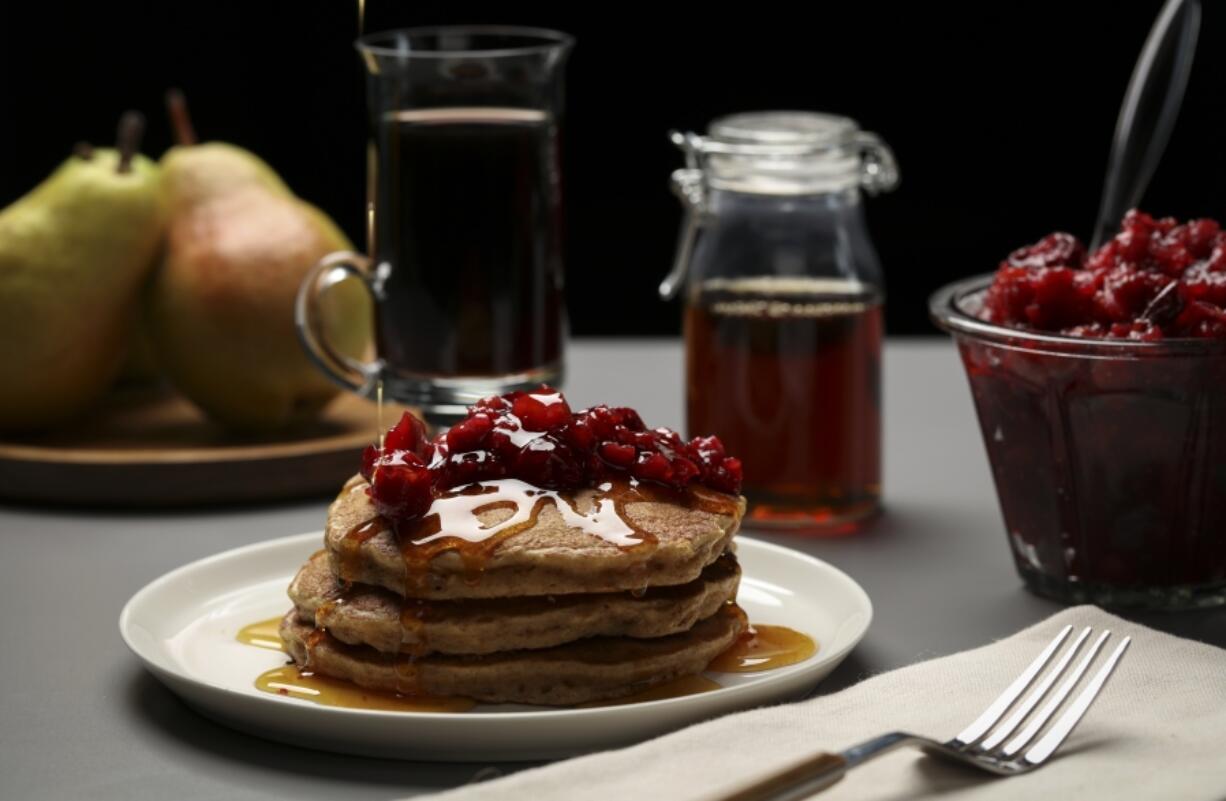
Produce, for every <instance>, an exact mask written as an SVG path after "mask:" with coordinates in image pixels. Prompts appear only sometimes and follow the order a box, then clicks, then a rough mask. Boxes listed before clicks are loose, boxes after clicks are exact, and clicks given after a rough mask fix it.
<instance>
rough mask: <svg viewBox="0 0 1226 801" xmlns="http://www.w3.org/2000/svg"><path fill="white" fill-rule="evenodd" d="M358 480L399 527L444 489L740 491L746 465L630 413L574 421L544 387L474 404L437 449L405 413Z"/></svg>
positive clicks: (365, 459) (710, 443)
mask: <svg viewBox="0 0 1226 801" xmlns="http://www.w3.org/2000/svg"><path fill="white" fill-rule="evenodd" d="M361 472H362V476H363V477H364V478H366V480H367V481H369V482H370V485H371V486H370V488H369V489H368V490H367V491H368V492H369V493H370V497H371V499H372V500H373V501H374V504H375V508H376V509H378V510H379V513H380V514H382V515H383V516H384V517H387V518H390V519H392V520H394V521H407V520H413V519H417V518H420V517H423V516H424V515H425V514H426V513H427V512H428V511H429V509H430V505H431V503H433V501H434V499H435V498H436V497H438V496H439V495H440V494H441V493H442V492H444V491H446V490H449V489H452V488H455V487H460V486H465V485H468V484H473V483H475V482H479V481H490V480H494V479H501V478H517V479H520V480H521V481H525V482H527V483H529V484H533V485H535V486H538V487H541V488H544V489H551V490H575V489H580V488H583V487H595V486H597V485H599V484H601V483H603V482H605V481H608V480H610V479H614V478H626V479H631V478H632V479H636V480H638V481H646V482H652V483H655V484H660V485H663V486H665V487H670V488H672V489H676V490H683V489H685V488H686V487H688V486H689V485H691V484H702V485H703V486H706V487H709V488H710V489H713V490H717V491H719V492H725V493H728V494H731V495H736V494H737V493H739V492H740V491H741V462H740V460H739V459H736V458H735V457H731V456H728V455H727V454H725V453H724V446H723V443H721V442H720V441H719V438H718V437H695V438H694V439H692V440H690V441H689V442H686V441H685V440H683V439H682V438H681V436H680V435H678V434H677V432H675V431H671V430H669V429H667V428H654V429H649V428H647V426H645V425H644V424H643V421H642V419H641V418H640V417H639V415H638V412H636V411H634V410H633V409H627V408H624V407H609V406H593V407H592V408H590V409H583V410H582V411H578V412H572V411H571V409H570V406H568V405H567V403H566V398H564V397H563V396H562V393H561V392H558V391H557V390H556V389H553V388H552V387H548V386H544V385H542V386H541V387H540V388H539V389H537V390H535V391H533V392H512V393H510V394H508V395H502V396H495V397H490V398H486V399H484V400H482V401H478V402H477V403H476V404H475V405H474V406H472V407H470V408H469V410H468V416H467V417H465V418H464V419H463V420H461V421H459V422H458V423H456V424H455V425H454V426H452V427H451V428H450V429H449V430H447V431H445V432H443V433H441V434H439V435H438V436H436V437H435V438H434V439H432V440H431V439H429V438H428V437H427V436H426V429H425V426H424V425H423V424H422V422H421V421H420V420H418V419H417V418H416V417H414V416H413V415H411V414H408V413H405V415H404V416H403V417H402V418H401V419H400V422H399V423H397V424H396V425H395V426H394V427H393V428H392V429H391V430H389V431H388V432H387V436H386V437H384V441H383V447H382V449H380V448H378V447H377V446H375V445H371V446H370V447H368V448H367V449H366V450H365V451H364V452H363V454H362V471H361Z"/></svg>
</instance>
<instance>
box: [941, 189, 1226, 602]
mask: <svg viewBox="0 0 1226 801" xmlns="http://www.w3.org/2000/svg"><path fill="white" fill-rule="evenodd" d="M1224 307H1226V235H1224V234H1223V233H1222V232H1221V231H1220V229H1219V227H1218V224H1217V223H1215V222H1213V221H1212V220H1196V221H1192V222H1189V223H1185V224H1182V225H1180V224H1177V223H1176V222H1175V221H1174V220H1169V219H1166V220H1154V219H1153V218H1151V217H1149V216H1148V215H1145V214H1141V213H1139V212H1132V213H1130V214H1129V215H1128V217H1127V218H1126V220H1125V222H1124V227H1123V230H1122V231H1121V232H1120V234H1119V235H1118V236H1117V237H1115V239H1113V240H1112V241H1110V242H1108V243H1106V244H1105V245H1103V247H1101V248H1100V249H1098V250H1097V251H1096V252H1094V253H1091V254H1086V253H1085V250H1084V249H1083V248H1082V246H1081V245H1080V243H1078V242H1077V240H1075V239H1074V238H1073V237H1071V236H1069V235H1067V234H1053V235H1051V236H1049V237H1047V238H1045V239H1043V240H1042V241H1040V242H1039V243H1037V244H1036V245H1033V246H1031V247H1028V248H1023V249H1021V250H1018V251H1015V252H1014V253H1013V254H1012V255H1010V256H1009V257H1008V259H1006V260H1005V262H1004V263H1002V264H1001V266H1000V269H999V270H998V271H997V273H996V275H995V276H994V277H991V278H990V279H984V278H979V279H971V280H969V281H964V282H960V283H958V284H954V285H952V286H950V287H946V288H945V289H943V290H941V291H940V292H938V293H937V294H936V295H934V296H933V299H932V312H933V316H934V319H935V320H936V321H937V323H938V324H939V325H941V326H942V327H944V328H946V329H947V330H949V331H951V332H952V333H953V334H954V335H955V339H956V340H957V343H958V346H959V351H960V353H961V356H962V360H963V363H964V365H965V367H966V371H967V376H968V379H969V382H970V386H971V391H972V394H973V397H974V401H975V406H976V410H977V412H978V416H979V422H980V426H981V428H982V432H983V437H984V443H985V445H986V448H987V452H988V457H989V461H990V462H991V466H992V472H993V477H994V479H995V483H996V489H997V494H998V496H999V499H1000V504H1001V511H1002V513H1003V516H1004V520H1005V526H1006V529H1007V531H1008V537H1009V544H1010V546H1011V548H1012V551H1013V556H1014V559H1015V562H1016V564H1017V567H1018V570H1019V572H1020V573H1021V575H1022V577H1023V578H1024V580H1025V581H1026V583H1027V585H1028V586H1029V587H1030V588H1031V589H1032V590H1034V591H1036V592H1038V593H1040V594H1042V595H1047V596H1050V597H1055V598H1058V599H1061V600H1065V601H1073V602H1083V601H1092V602H1095V603H1100V604H1104V605H1115V606H1141V607H1148V608H1167V609H1177V608H1189V607H1197V606H1211V605H1218V604H1223V603H1226V313H1224V312H1223V308H1224Z"/></svg>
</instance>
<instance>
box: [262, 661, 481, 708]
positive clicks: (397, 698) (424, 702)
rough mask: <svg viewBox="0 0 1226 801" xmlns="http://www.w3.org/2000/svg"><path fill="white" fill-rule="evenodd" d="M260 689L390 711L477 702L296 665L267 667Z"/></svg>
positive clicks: (317, 701)
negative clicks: (368, 684) (374, 685)
mask: <svg viewBox="0 0 1226 801" xmlns="http://www.w3.org/2000/svg"><path fill="white" fill-rule="evenodd" d="M255 686H256V688H257V689H259V690H263V691H264V692H266V693H272V694H273V695H280V696H284V697H288V698H298V699H301V700H303V701H310V702H312V703H315V704H320V705H322V706H339V707H345V708H347V709H377V710H384V711H388V712H467V711H468V710H470V709H472V708H473V707H474V706H476V705H477V702H476V701H473V700H472V699H471V698H444V697H434V696H425V695H413V696H408V695H399V694H396V693H385V692H379V691H378V690H369V689H366V688H365V687H359V686H358V685H356V684H354V683H352V682H349V681H344V680H341V679H333V678H329V677H328V676H322V675H319V674H317V673H312V672H311V671H309V670H302V669H299V668H298V667H296V666H294V665H283V666H281V667H276V668H273V669H272V670H266V671H264V672H263V673H261V674H260V675H259V677H258V678H257V679H256V680H255Z"/></svg>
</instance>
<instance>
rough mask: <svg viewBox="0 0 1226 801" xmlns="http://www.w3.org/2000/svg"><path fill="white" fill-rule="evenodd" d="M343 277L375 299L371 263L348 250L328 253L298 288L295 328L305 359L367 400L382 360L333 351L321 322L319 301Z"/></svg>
mask: <svg viewBox="0 0 1226 801" xmlns="http://www.w3.org/2000/svg"><path fill="white" fill-rule="evenodd" d="M346 278H356V279H358V280H359V281H361V282H362V286H364V287H366V291H367V293H369V294H370V296H371V298H372V299H374V298H375V296H376V293H375V289H374V285H373V283H372V282H373V279H374V262H372V261H371V260H370V259H369V258H367V257H366V256H363V255H362V254H361V253H354V252H352V251H348V250H341V251H337V252H335V253H329V254H328V255H327V256H324V257H323V258H322V259H320V260H319V261H318V262H316V264H315V266H313V267H312V268H311V269H310V270H308V271H307V274H306V276H304V277H303V279H302V283H301V284H300V285H299V286H298V296H297V298H296V300H295V302H294V326H295V327H296V328H297V329H298V341H300V342H301V343H302V347H303V349H305V350H306V353H307V356H308V357H309V358H310V359H311V361H312V362H314V363H315V365H316V366H317V367H319V369H321V370H323V372H324V374H325V375H326V376H328V378H330V379H331V380H332V381H333V382H334V383H337V384H339V385H340V386H342V387H344V388H345V389H347V390H349V391H351V392H356V393H357V394H359V395H363V396H365V397H370V396H371V394H372V392H373V388H374V384H375V382H376V381H377V380H378V379H379V377H380V375H382V373H383V362H382V360H380V359H375V360H373V361H369V362H366V361H361V360H360V359H354V358H353V357H351V356H348V355H346V354H344V353H341V352H340V351H338V350H336V349H335V348H333V347H332V345H331V343H329V342H328V338H327V335H326V334H325V333H324V330H323V325H322V321H321V319H320V313H319V300H320V298H321V297H323V295H324V293H326V292H327V291H328V290H329V289H331V288H332V287H333V286H335V285H336V284H339V283H340V282H341V281H344V280H345V279H346Z"/></svg>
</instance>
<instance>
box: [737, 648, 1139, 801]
mask: <svg viewBox="0 0 1226 801" xmlns="http://www.w3.org/2000/svg"><path fill="white" fill-rule="evenodd" d="M1072 631H1073V627H1072V626H1065V627H1064V628H1063V629H1061V630H1060V633H1059V634H1057V635H1056V637H1055V639H1053V640H1052V641H1051V642H1050V643H1048V645H1047V647H1046V648H1044V649H1043V651H1042V652H1041V653H1040V654H1039V655H1038V656H1037V657H1035V660H1034V661H1033V662H1031V663H1030V665H1029V666H1028V667H1027V668H1026V669H1025V670H1024V671H1022V673H1021V675H1019V676H1018V677H1017V678H1016V679H1014V680H1013V683H1012V684H1010V685H1009V686H1008V687H1007V688H1006V689H1005V691H1004V692H1003V693H1001V695H1000V697H999V698H997V699H996V700H995V701H993V702H992V703H991V704H989V705H988V707H987V709H985V710H983V713H982V714H981V715H979V717H978V718H976V719H975V721H974V722H973V723H971V724H970V725H969V726H967V727H966V728H965V729H963V730H962V731H961V732H959V733H958V735H957V736H955V737H954V738H953V739H952V740H948V741H946V742H943V743H942V742H938V741H936V740H933V739H931V738H928V737H923V736H921V735H918V734H909V733H907V732H901V731H896V732H891V733H889V734H883V735H881V736H880V737H875V738H873V739H872V740H868V741H866V742H863V743H860V744H859V745H855V746H852V747H851V748H848V749H847V750H846V751H843V752H841V753H838V754H832V753H820V754H816V755H814V756H812V757H809V758H808V759H806V760H805V761H803V762H801V763H799V764H797V765H794V766H792V767H790V768H787V769H785V770H783V771H780V772H778V773H775V774H773V775H771V776H769V777H767V778H765V779H761V780H759V781H757V782H755V783H754V784H752V785H750V786H748V787H744V788H742V789H740V790H737V791H735V792H733V793H732V794H730V795H724V796H721V797H720V798H719V800H718V801H799V799H802V798H807V797H808V796H809V795H811V794H812V793H815V792H817V791H818V790H822V789H824V788H826V787H829V786H830V785H832V784H834V783H835V782H837V781H838V780H839V779H841V778H843V774H845V773H847V771H849V770H851V769H852V768H854V767H856V766H858V765H862V764H863V763H865V762H867V761H868V760H870V759H873V758H874V757H878V756H881V755H882V754H884V753H887V752H889V751H892V750H894V749H895V748H899V747H900V746H904V745H913V746H917V747H918V748H919V749H920V750H922V751H923V752H924V753H925V754H928V755H930V756H935V757H940V758H942V759H948V760H953V761H955V762H961V763H963V764H966V765H973V766H974V767H976V768H980V769H981V770H985V771H987V772H989V773H995V774H997V775H1000V776H1016V775H1017V774H1019V773H1026V772H1027V771H1031V770H1034V769H1035V768H1037V767H1039V766H1040V765H1042V764H1043V763H1044V762H1046V761H1047V758H1048V757H1050V756H1051V755H1052V754H1053V753H1055V751H1056V749H1057V748H1059V747H1060V745H1061V743H1063V742H1064V740H1065V738H1066V737H1068V735H1069V733H1070V732H1072V730H1073V727H1075V726H1076V725H1077V723H1078V721H1080V720H1081V718H1082V716H1083V715H1085V713H1086V710H1087V709H1089V708H1090V704H1092V703H1094V699H1095V698H1097V697H1098V693H1099V691H1100V690H1101V689H1102V688H1103V685H1104V684H1106V683H1107V679H1109V678H1110V677H1111V673H1112V671H1114V670H1115V666H1116V664H1117V663H1119V661H1120V658H1121V657H1123V656H1124V652H1125V651H1126V650H1128V644H1129V643H1130V642H1131V641H1132V638H1131V637H1125V638H1124V639H1123V640H1121V641H1120V643H1119V645H1117V646H1116V648H1115V650H1114V651H1113V652H1112V653H1111V655H1110V656H1108V657H1107V660H1106V662H1104V663H1103V665H1102V667H1101V668H1099V670H1098V672H1097V673H1096V674H1094V677H1093V678H1092V679H1090V681H1089V683H1087V684H1086V686H1085V687H1084V688H1083V689H1082V691H1081V693H1080V694H1078V696H1077V697H1076V699H1074V700H1073V702H1072V703H1071V704H1069V706H1068V709H1066V710H1065V711H1064V714H1062V715H1061V716H1060V717H1059V718H1058V719H1057V720H1056V722H1055V723H1054V724H1052V726H1051V728H1050V729H1048V731H1047V733H1046V734H1044V735H1043V737H1042V738H1040V739H1039V741H1038V742H1037V743H1035V744H1034V745H1033V746H1031V747H1030V748H1029V749H1028V750H1026V751H1025V753H1022V749H1024V748H1026V745H1027V744H1028V743H1029V742H1030V741H1031V740H1033V739H1034V738H1035V735H1037V734H1038V733H1039V731H1040V730H1041V729H1042V728H1043V726H1044V725H1046V723H1047V721H1048V720H1049V719H1050V718H1051V717H1052V715H1054V714H1055V713H1056V710H1057V709H1059V708H1060V705H1061V704H1062V703H1063V702H1064V700H1065V699H1066V698H1067V697H1068V695H1069V693H1070V692H1072V691H1073V688H1074V687H1076V686H1077V683H1078V682H1079V681H1080V680H1081V677H1082V676H1083V675H1084V674H1085V672H1086V670H1088V669H1089V667H1090V664H1091V663H1092V662H1093V661H1094V658H1095V657H1096V656H1097V655H1098V652H1099V651H1100V650H1101V649H1102V647H1103V644H1104V643H1105V642H1106V641H1107V639H1108V638H1109V637H1110V636H1111V632H1110V631H1104V632H1103V633H1102V634H1101V635H1099V637H1098V639H1096V640H1095V641H1094V643H1093V644H1092V645H1091V646H1090V648H1089V650H1087V651H1086V653H1085V656H1084V657H1082V659H1081V661H1080V662H1079V663H1078V664H1077V666H1076V667H1075V668H1074V669H1073V670H1072V671H1071V672H1069V673H1068V676H1067V677H1066V678H1065V680H1064V683H1063V684H1061V685H1060V687H1059V688H1058V689H1057V690H1056V691H1055V692H1054V693H1052V695H1051V697H1050V698H1048V700H1047V703H1046V704H1044V706H1043V708H1042V709H1040V710H1039V712H1038V713H1037V714H1035V715H1034V716H1033V717H1030V713H1031V712H1033V711H1034V708H1035V707H1036V706H1038V704H1039V702H1040V701H1042V700H1043V698H1044V697H1045V696H1046V695H1047V694H1048V692H1049V691H1050V690H1051V688H1052V686H1053V685H1054V684H1055V683H1056V681H1057V680H1058V679H1059V678H1060V677H1061V676H1062V675H1064V674H1065V672H1066V671H1068V667H1069V665H1070V664H1071V663H1072V661H1073V657H1074V656H1076V655H1077V652H1078V651H1079V650H1081V646H1082V645H1083V644H1084V643H1085V642H1086V640H1087V639H1088V638H1089V636H1090V628H1088V627H1087V628H1085V629H1083V630H1082V632H1081V634H1080V635H1078V637H1077V639H1076V640H1074V641H1073V644H1072V645H1071V646H1070V647H1069V648H1067V649H1065V651H1064V653H1063V654H1062V655H1061V656H1060V658H1059V659H1058V660H1056V664H1055V665H1054V666H1053V667H1052V669H1051V670H1050V671H1048V673H1047V674H1046V675H1045V676H1044V677H1043V679H1042V680H1041V681H1039V682H1038V683H1037V684H1035V686H1034V689H1033V690H1032V691H1031V692H1030V694H1029V695H1027V696H1026V698H1025V700H1023V701H1022V702H1021V703H1019V704H1017V706H1016V708H1014V709H1013V712H1012V713H1011V714H1009V716H1008V717H1007V718H1005V714H1006V713H1007V712H1009V710H1010V708H1011V707H1013V705H1014V702H1016V701H1017V699H1018V698H1020V697H1021V695H1022V693H1024V692H1026V690H1027V689H1028V688H1029V687H1030V685H1031V684H1034V683H1035V679H1036V678H1037V677H1038V675H1039V673H1041V672H1042V671H1043V668H1044V667H1046V666H1047V663H1048V662H1050V661H1051V659H1052V657H1053V656H1054V655H1055V654H1056V652H1057V651H1058V650H1059V649H1060V646H1061V645H1062V644H1063V643H1064V641H1065V640H1067V639H1068V636H1069V634H1070V633H1071V632H1072ZM1028 717H1030V721H1029V722H1028V723H1026V719H1027V718H1028ZM1002 718H1004V722H1003V723H1000V725H997V723H998V722H999V721H1001V719H1002ZM1023 723H1026V725H1025V726H1024V727H1023V728H1022V730H1021V731H1020V732H1018V733H1017V734H1016V735H1015V734H1014V732H1015V731H1017V729H1018V727H1020V726H1022V724H1023ZM1011 735H1012V736H1011Z"/></svg>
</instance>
